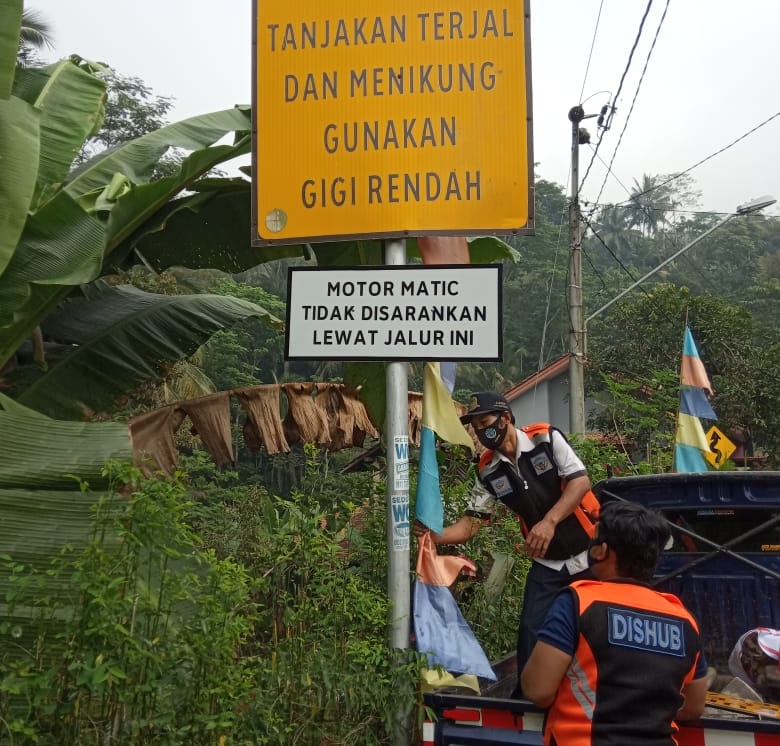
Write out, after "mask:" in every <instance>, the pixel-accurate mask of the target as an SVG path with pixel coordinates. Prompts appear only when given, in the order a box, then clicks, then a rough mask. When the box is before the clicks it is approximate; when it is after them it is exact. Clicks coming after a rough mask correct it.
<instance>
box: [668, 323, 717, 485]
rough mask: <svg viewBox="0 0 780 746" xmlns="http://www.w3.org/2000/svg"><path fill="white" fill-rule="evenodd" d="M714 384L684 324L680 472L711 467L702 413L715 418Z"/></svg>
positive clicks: (678, 446)
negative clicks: (708, 461)
mask: <svg viewBox="0 0 780 746" xmlns="http://www.w3.org/2000/svg"><path fill="white" fill-rule="evenodd" d="M709 396H712V385H711V384H710V379H709V376H708V375H707V371H706V370H705V368H704V363H702V361H701V358H700V357H699V351H698V350H697V349H696V343H695V342H694V341H693V335H692V334H691V330H690V328H689V327H687V326H686V327H685V341H684V343H683V357H682V365H681V367H680V406H679V412H678V414H677V432H676V434H675V444H674V470H675V471H677V472H700V471H708V468H707V461H706V459H705V458H704V453H705V452H707V451H709V450H710V445H709V442H708V441H707V436H706V435H705V433H704V427H703V426H702V424H701V420H700V419H699V418H700V417H703V418H705V419H708V420H716V419H717V418H718V417H717V415H716V414H715V411H714V410H713V409H712V407H711V406H710V402H709Z"/></svg>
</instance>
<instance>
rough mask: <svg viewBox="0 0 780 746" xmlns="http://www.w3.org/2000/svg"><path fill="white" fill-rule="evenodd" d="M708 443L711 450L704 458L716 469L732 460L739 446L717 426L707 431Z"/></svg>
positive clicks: (705, 453)
mask: <svg viewBox="0 0 780 746" xmlns="http://www.w3.org/2000/svg"><path fill="white" fill-rule="evenodd" d="M707 443H709V446H710V450H709V451H705V452H704V458H706V459H707V461H709V462H710V464H711V465H712V466H714V467H715V468H716V469H720V467H721V466H723V464H725V463H726V461H728V460H729V458H731V454H732V453H734V451H736V450H737V446H736V445H735V444H734V443H732V442H731V441H730V440H729V439H728V438H727V437H726V436H725V435H724V434H723V432H722V431H721V430H718V428H717V427H715V425H713V426H712V427H711V428H710V429H709V430H707Z"/></svg>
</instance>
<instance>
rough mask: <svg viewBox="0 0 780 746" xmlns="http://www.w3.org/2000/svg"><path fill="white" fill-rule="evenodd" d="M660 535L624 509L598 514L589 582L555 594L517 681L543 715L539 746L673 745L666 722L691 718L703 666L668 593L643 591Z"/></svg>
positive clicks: (610, 506) (703, 689) (695, 640)
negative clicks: (591, 575)
mask: <svg viewBox="0 0 780 746" xmlns="http://www.w3.org/2000/svg"><path fill="white" fill-rule="evenodd" d="M668 539H669V528H668V526H667V523H666V521H665V520H664V519H663V517H662V516H660V515H659V514H658V513H655V512H653V511H650V510H648V509H647V508H645V507H644V506H642V505H639V504H637V503H629V502H610V503H607V504H605V505H604V506H603V507H602V509H601V515H600V518H599V523H598V528H597V535H596V537H595V538H594V539H593V541H592V543H591V547H590V549H589V558H590V562H591V569H592V570H593V573H594V575H595V577H596V579H594V580H581V581H577V582H575V583H572V584H571V586H570V587H569V588H567V589H565V590H564V591H561V593H560V594H559V595H558V597H557V598H556V599H555V601H554V602H553V605H552V607H551V608H550V611H549V613H548V615H547V617H546V619H545V621H544V623H543V624H542V626H541V628H540V629H539V630H538V632H537V637H538V639H537V642H536V645H535V646H534V649H533V651H532V653H531V657H530V658H529V660H528V663H527V664H526V666H525V668H524V669H523V671H522V674H521V683H522V688H523V693H524V694H525V696H526V697H528V698H529V699H530V700H531V701H532V702H534V703H535V704H537V705H539V706H540V707H549V710H548V712H547V717H546V718H545V729H544V743H545V746H564V745H565V746H609V745H612V744H614V745H615V746H618V745H619V746H672V745H673V744H676V743H677V742H676V740H675V739H674V731H675V730H676V729H677V727H676V725H675V722H674V721H675V720H690V719H695V718H698V717H699V716H700V715H701V714H702V712H703V711H704V705H705V700H706V696H707V662H706V660H705V658H704V655H703V653H702V650H701V640H700V637H699V629H698V625H697V623H696V621H695V619H694V618H693V616H692V615H691V614H690V612H689V611H688V610H687V609H686V608H685V607H684V606H683V604H682V602H681V601H680V599H679V598H677V596H674V595H673V594H671V593H661V592H660V591H656V590H654V589H652V588H651V587H650V586H649V582H650V581H651V580H652V576H653V571H654V570H655V566H656V564H657V562H658V557H659V556H660V554H661V551H662V550H663V547H664V545H665V544H666V542H667V541H668Z"/></svg>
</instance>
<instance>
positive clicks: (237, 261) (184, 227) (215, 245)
mask: <svg viewBox="0 0 780 746" xmlns="http://www.w3.org/2000/svg"><path fill="white" fill-rule="evenodd" d="M193 188H194V189H195V190H196V193H195V194H190V195H186V196H184V197H181V198H179V199H175V200H173V201H172V202H170V203H169V204H167V205H165V207H163V208H162V209H161V210H159V211H158V212H157V213H156V214H155V215H154V217H153V218H151V219H150V220H148V221H147V222H146V223H145V224H144V226H143V229H142V231H143V233H142V235H139V234H136V235H135V236H133V244H132V246H133V248H134V249H135V250H136V251H137V252H138V254H140V256H142V257H143V260H144V262H146V263H147V264H149V265H150V266H151V267H153V268H154V269H156V270H157V271H161V270H164V269H167V268H169V267H172V266H179V265H182V264H185V263H186V264H187V265H188V266H190V267H213V268H215V269H221V270H223V271H224V272H230V273H237V272H242V271H244V270H246V269H249V268H251V267H255V266H257V265H258V264H261V263H263V262H269V261H273V260H275V259H283V258H289V257H296V256H302V255H304V253H305V251H306V248H305V246H304V245H303V244H291V245H279V246H276V245H274V246H263V247H256V246H252V235H251V228H250V226H251V225H252V185H251V183H250V182H248V181H246V180H245V179H242V178H233V179H203V180H201V181H199V182H197V184H195V185H194V186H193ZM117 253H119V251H118V252H117Z"/></svg>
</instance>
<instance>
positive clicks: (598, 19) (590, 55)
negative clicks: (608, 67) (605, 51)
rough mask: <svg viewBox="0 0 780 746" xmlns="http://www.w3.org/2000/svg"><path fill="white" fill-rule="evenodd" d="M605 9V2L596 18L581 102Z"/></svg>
mask: <svg viewBox="0 0 780 746" xmlns="http://www.w3.org/2000/svg"><path fill="white" fill-rule="evenodd" d="M603 7H604V0H601V2H600V3H599V12H598V15H597V16H596V26H595V28H594V29H593V39H592V40H591V42H590V52H588V62H587V63H586V65H585V75H584V76H583V78H582V89H581V90H580V101H582V96H583V95H584V93H585V83H586V82H587V80H588V70H590V61H591V60H592V59H593V48H594V47H595V46H596V36H597V35H598V33H599V22H600V21H601V9H602V8H603Z"/></svg>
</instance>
